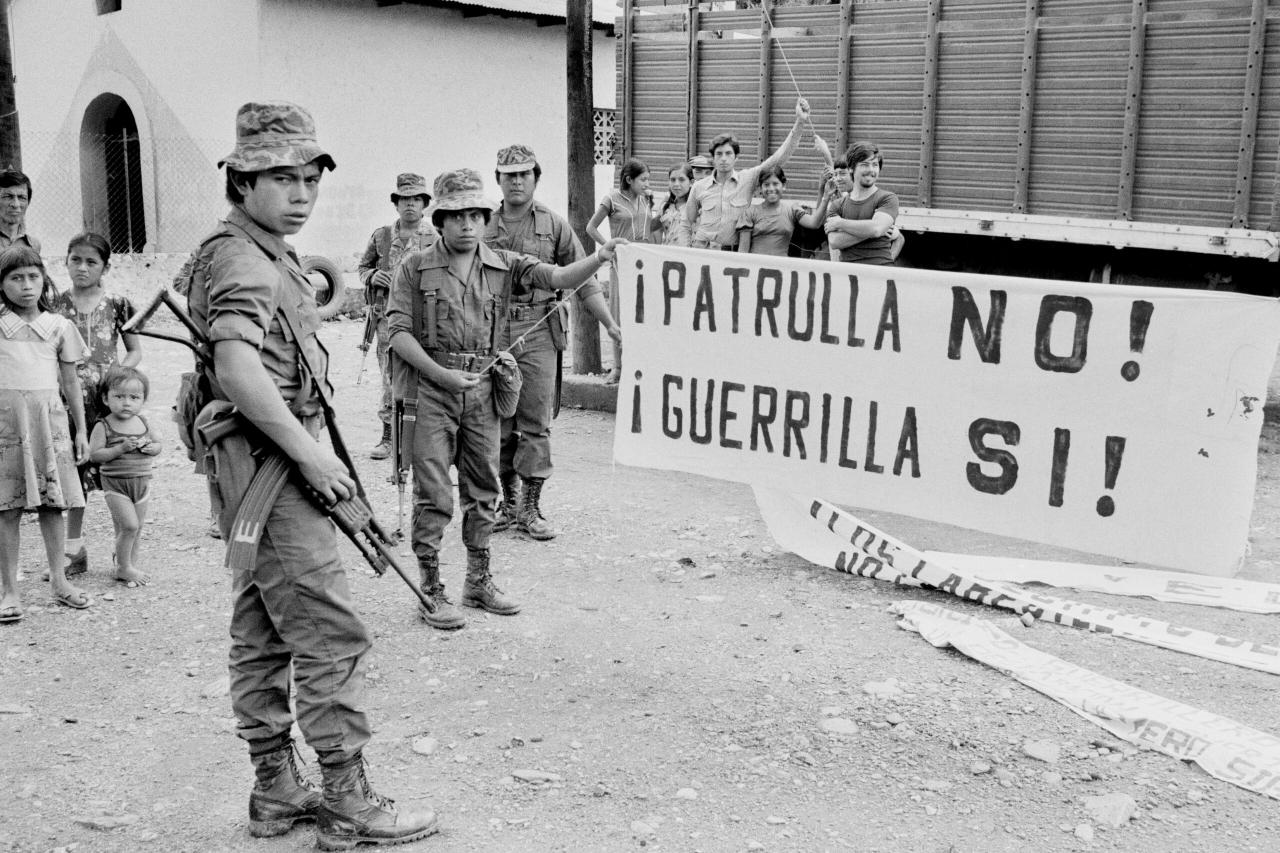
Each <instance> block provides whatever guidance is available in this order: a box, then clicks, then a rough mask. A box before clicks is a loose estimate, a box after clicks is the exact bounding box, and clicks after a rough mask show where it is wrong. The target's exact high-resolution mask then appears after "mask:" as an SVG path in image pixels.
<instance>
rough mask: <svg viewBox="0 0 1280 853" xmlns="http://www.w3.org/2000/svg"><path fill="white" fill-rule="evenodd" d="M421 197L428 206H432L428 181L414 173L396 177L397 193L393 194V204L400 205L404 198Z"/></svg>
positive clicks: (403, 173)
mask: <svg viewBox="0 0 1280 853" xmlns="http://www.w3.org/2000/svg"><path fill="white" fill-rule="evenodd" d="M415 195H420V196H422V197H423V200H424V201H425V202H426V203H427V204H431V193H429V192H427V179H426V178H424V177H422V176H421V175H415V174H414V173H413V172H402V173H400V174H399V175H396V191H395V192H393V193H392V194H391V203H392V204H399V203H400V199H402V198H412V197H413V196H415Z"/></svg>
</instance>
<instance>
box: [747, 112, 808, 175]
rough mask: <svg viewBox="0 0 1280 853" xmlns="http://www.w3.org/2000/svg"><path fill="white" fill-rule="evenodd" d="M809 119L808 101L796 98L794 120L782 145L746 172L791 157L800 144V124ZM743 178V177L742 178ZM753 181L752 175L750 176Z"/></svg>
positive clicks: (758, 170) (781, 162) (764, 167)
mask: <svg viewBox="0 0 1280 853" xmlns="http://www.w3.org/2000/svg"><path fill="white" fill-rule="evenodd" d="M808 120H809V102H808V101H806V100H805V99H804V98H799V99H797V100H796V120H795V123H794V124H792V125H791V132H790V133H788V134H787V138H786V139H785V140H783V143H782V147H781V148H779V149H778V150H777V151H775V152H773V153H772V154H770V155H769V159H767V160H765V161H764V162H763V163H761V164H760V165H759V166H756V167H755V168H754V169H747V170H746V171H747V172H754V173H755V174H759V173H760V172H763V171H764V170H765V169H768V168H771V167H773V166H782V165H785V164H786V162H787V161H788V160H790V159H791V155H792V154H794V153H796V148H798V147H799V146H800V136H801V125H802V124H804V123H805V122H807V121H808ZM744 180H745V179H744ZM752 181H753V182H754V176H753V177H752Z"/></svg>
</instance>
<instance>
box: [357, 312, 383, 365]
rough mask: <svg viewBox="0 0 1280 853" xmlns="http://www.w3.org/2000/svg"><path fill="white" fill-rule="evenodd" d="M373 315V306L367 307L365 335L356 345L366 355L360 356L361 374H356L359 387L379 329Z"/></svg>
mask: <svg viewBox="0 0 1280 853" xmlns="http://www.w3.org/2000/svg"><path fill="white" fill-rule="evenodd" d="M373 315H374V310H373V306H372V305H366V306H365V309H364V335H363V336H362V337H361V338H360V343H358V344H356V348H357V349H359V350H360V352H362V353H364V355H362V356H360V372H359V373H357V374H356V384H357V385H359V384H360V380H361V379H364V365H365V362H367V361H368V360H369V347H371V346H373V335H374V332H376V331H377V329H378V325H377V323H376V322H375V321H374V316H373Z"/></svg>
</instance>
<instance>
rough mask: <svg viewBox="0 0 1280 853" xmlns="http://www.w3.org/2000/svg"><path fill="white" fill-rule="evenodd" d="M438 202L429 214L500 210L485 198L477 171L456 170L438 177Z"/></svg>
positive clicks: (482, 182) (435, 187) (482, 183)
mask: <svg viewBox="0 0 1280 853" xmlns="http://www.w3.org/2000/svg"><path fill="white" fill-rule="evenodd" d="M433 189H434V190H435V194H436V202H435V204H433V205H431V209H430V210H428V211H427V213H428V214H433V213H435V212H436V211H437V210H470V209H471V208H477V209H479V210H488V211H494V210H497V209H498V205H497V204H496V203H495V202H492V201H490V200H489V199H487V198H485V195H484V181H483V180H482V179H481V178H480V173H479V172H477V171H476V170H475V169H454V170H453V171H450V172H441V173H440V174H439V175H437V176H436V182H435V186H434V187H433Z"/></svg>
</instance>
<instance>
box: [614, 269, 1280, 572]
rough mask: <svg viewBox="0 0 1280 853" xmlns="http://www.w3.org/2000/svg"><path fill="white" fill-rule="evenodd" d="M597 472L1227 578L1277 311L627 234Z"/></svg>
mask: <svg viewBox="0 0 1280 853" xmlns="http://www.w3.org/2000/svg"><path fill="white" fill-rule="evenodd" d="M619 279H620V282H621V294H622V296H621V315H622V325H623V329H624V335H625V337H626V341H627V345H626V358H625V362H624V368H625V369H624V371H623V381H622V386H621V388H620V389H619V395H618V428H617V429H616V430H615V436H616V438H615V446H614V454H615V458H616V459H617V461H619V462H622V463H624V464H629V465H640V466H645V467H652V468H662V469H668V470H679V471H688V472H692V473H697V474H703V475H706V476H712V477H719V478H722V479H729V480H736V481H739V482H745V483H752V484H756V485H764V486H769V487H772V488H780V489H785V490H789V491H803V492H805V493H807V494H820V495H823V496H825V497H826V498H828V499H830V500H832V501H835V502H838V503H842V504H850V505H855V506H861V507H868V508H873V509H878V510H885V511H889V512H897V513H904V514H907V515H914V516H918V517H921V518H929V519H933V520H937V521H943V522H947V523H950V524H956V525H960V526H963V527H968V528H972V529H976V530H984V531H989V532H992V533H997V534H1003V535H1008V536H1016V537H1019V538H1022V539H1029V540H1033V541H1037V542H1045V543H1050V544H1054V545H1062V546H1067V547H1071V548H1076V549H1081V550H1087V551H1091V552H1094V553H1098V554H1106V555H1109V556H1113V557H1119V558H1122V559H1126V560H1132V561H1135V562H1142V563H1150V564H1155V565H1160V566H1166V567H1171V568H1178V569H1186V570H1190V571H1196V572H1203V573H1207V574H1214V575H1223V576H1227V575H1230V574H1231V573H1232V572H1233V571H1234V570H1235V568H1236V566H1237V565H1238V563H1239V561H1240V560H1241V558H1242V557H1243V554H1244V550H1245V544H1246V541H1247V535H1248V524H1249V515H1250V510H1251V507H1252V502H1253V489H1254V476H1255V472H1256V457H1257V446H1258V435H1259V431H1260V429H1261V425H1262V405H1263V402H1264V401H1265V398H1266V389H1267V379H1268V376H1269V374H1270V371H1271V366H1272V362H1273V361H1274V358H1275V353H1276V348H1277V345H1278V344H1280V303H1277V301H1276V300H1272V299H1263V298H1260V297H1247V296H1240V295H1236V294H1229V293H1221V292H1211V291H1197V290H1175V289H1157V288H1140V287H1128V286H1120V285H1103V284H1089V283H1083V282H1060V281H1046V280H1035V279H1017V278H1005V277H998V276H979V275H967V274H958V273H940V272H931V271H923V270H912V269H901V268H892V267H890V268H885V267H866V266H860V265H852V264H835V263H830V262H824V261H801V260H796V259H789V258H770V257H766V256H759V255H747V254H728V253H723V252H708V251H701V250H695V249H679V248H672V247H662V246H646V245H630V246H626V247H623V248H622V250H621V252H620V255H619Z"/></svg>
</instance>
